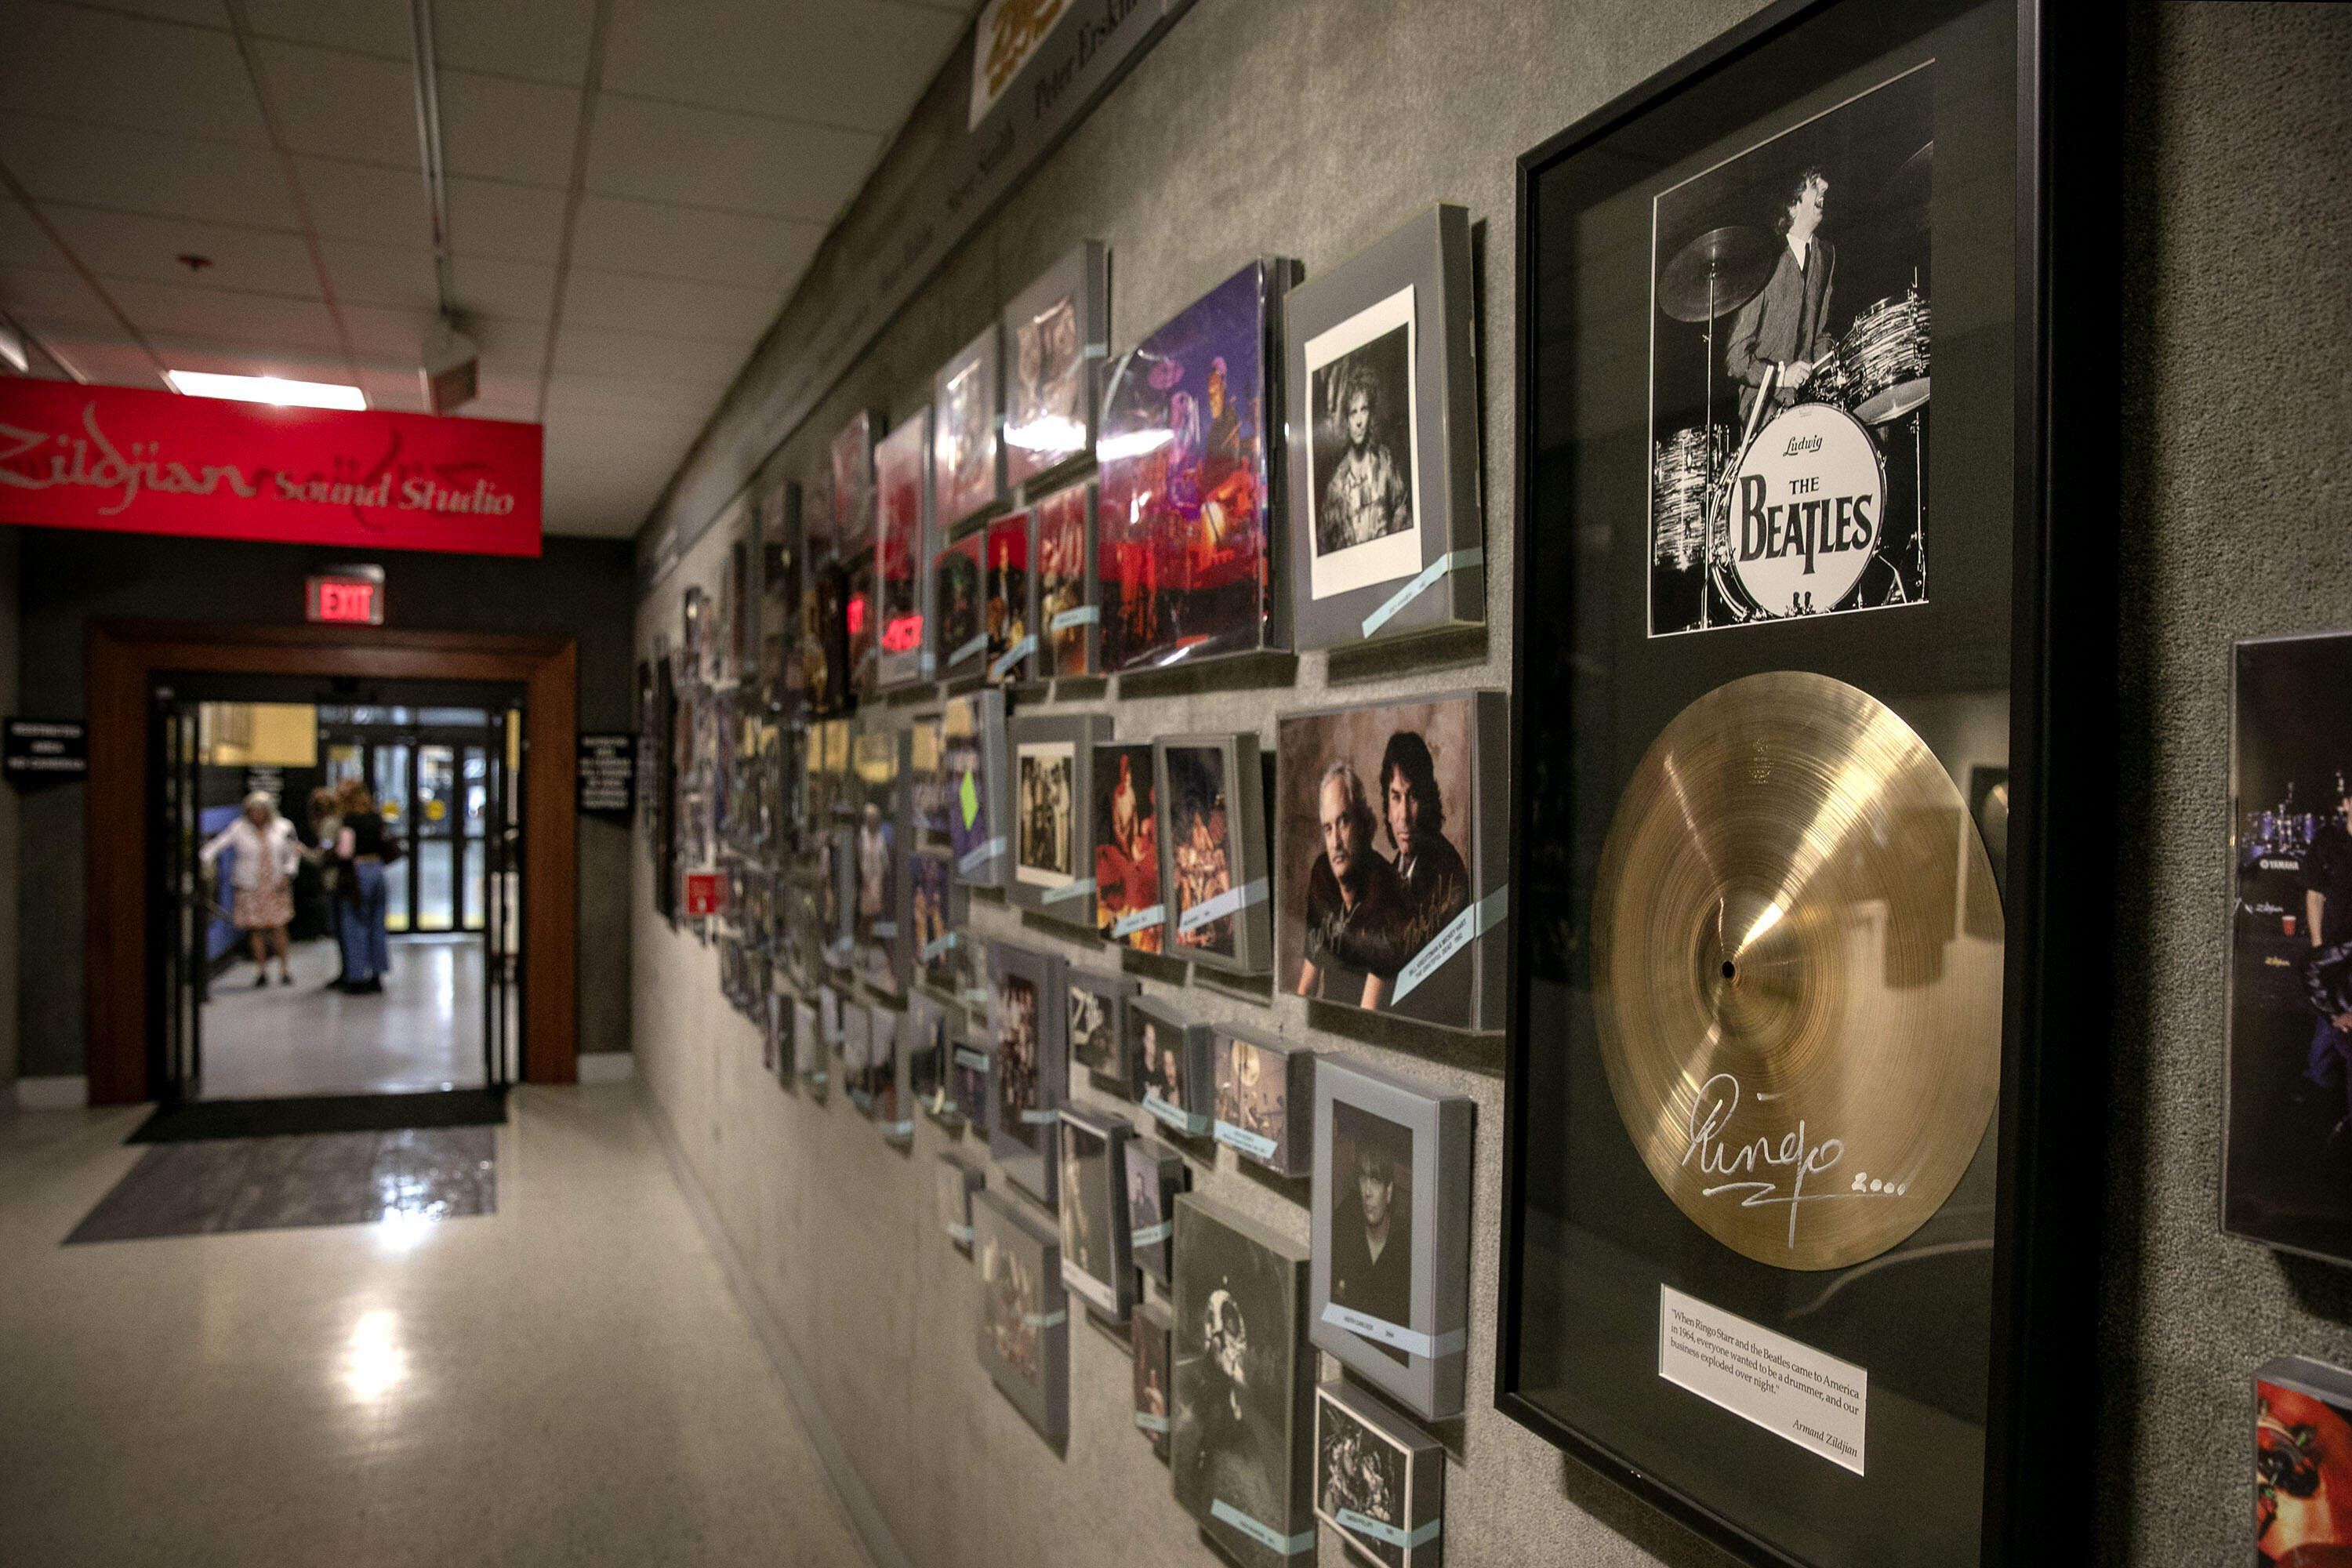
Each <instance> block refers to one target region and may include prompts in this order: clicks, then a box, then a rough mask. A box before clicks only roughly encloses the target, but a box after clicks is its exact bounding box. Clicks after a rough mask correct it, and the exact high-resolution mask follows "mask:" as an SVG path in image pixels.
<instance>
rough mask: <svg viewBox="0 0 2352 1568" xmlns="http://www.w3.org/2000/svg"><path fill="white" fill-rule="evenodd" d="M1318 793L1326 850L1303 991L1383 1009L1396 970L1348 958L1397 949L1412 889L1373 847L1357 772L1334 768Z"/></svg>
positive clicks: (1317, 874) (1311, 888) (1316, 881)
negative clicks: (1396, 931) (1406, 896)
mask: <svg viewBox="0 0 2352 1568" xmlns="http://www.w3.org/2000/svg"><path fill="white" fill-rule="evenodd" d="M1316 793H1317V801H1318V812H1319V815H1320V816H1321V820H1322V829H1323V853H1322V854H1320V855H1318V856H1317V857H1316V858H1315V868H1314V869H1313V870H1312V871H1310V872H1308V873H1307V956H1306V962H1305V963H1302V964H1300V966H1299V970H1298V994H1299V995H1301V996H1321V997H1324V998H1326V999H1327V1000H1329V1001H1333V1002H1345V1003H1349V1004H1351V1005H1355V1006H1360V1007H1377V1006H1379V1005H1381V998H1382V997H1384V996H1385V995H1387V994H1388V988H1389V984H1390V983H1391V981H1392V980H1394V979H1395V977H1396V967H1395V965H1394V964H1393V963H1389V964H1387V966H1386V967H1385V968H1380V967H1367V966H1364V965H1362V964H1361V963H1350V962H1349V957H1348V954H1349V953H1350V952H1356V953H1363V952H1372V953H1378V954H1382V955H1386V954H1389V953H1392V952H1395V950H1396V948H1397V946H1398V945H1399V944H1398V942H1396V939H1395V937H1394V935H1393V930H1392V928H1394V927H1395V926H1396V925H1397V924H1398V923H1399V922H1400V921H1402V919H1403V916H1404V887H1403V884H1402V883H1400V882H1399V881H1398V880H1397V874H1396V870H1395V868H1393V867H1391V865H1390V864H1389V863H1388V862H1387V861H1386V860H1384V859H1382V858H1381V856H1380V853H1379V851H1377V850H1375V849H1374V848H1373V847H1372V829H1373V826H1374V818H1373V816H1372V808H1371V805H1370V802H1368V801H1367V800H1366V799H1365V798H1364V781H1363V778H1362V777H1361V775H1360V774H1359V773H1357V772H1356V770H1355V768H1354V767H1353V766H1352V765H1350V764H1349V763H1344V762H1340V763H1332V764H1331V765H1330V766H1329V767H1328V768H1326V769H1325V770H1324V771H1323V784H1322V787H1321V788H1320V789H1319V790H1318V791H1317V792H1316Z"/></svg>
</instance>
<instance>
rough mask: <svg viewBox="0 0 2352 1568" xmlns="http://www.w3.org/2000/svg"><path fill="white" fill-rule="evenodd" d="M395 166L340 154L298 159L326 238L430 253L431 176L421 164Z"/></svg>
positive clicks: (412, 154) (298, 170) (297, 166)
mask: <svg viewBox="0 0 2352 1568" xmlns="http://www.w3.org/2000/svg"><path fill="white" fill-rule="evenodd" d="M408 153H409V161H408V162H407V163H404V164H401V163H394V165H392V166H389V167H387V166H384V165H381V164H376V163H350V162H348V161H345V160H342V159H338V158H297V159H295V160H294V163H295V172H296V174H297V175H298V177H299V178H300V180H301V182H302V194H303V195H304V197H305V198H306V199H307V200H308V201H309V202H310V220H311V222H313V223H315V224H316V225H317V226H318V228H319V236H320V238H322V239H347V240H351V241H352V242H354V243H356V244H360V245H382V246H387V247H394V248H413V249H417V250H423V251H426V252H428V253H429V252H430V251H431V250H432V248H433V215H432V214H431V213H430V212H429V211H428V210H426V207H425V174H424V171H423V169H422V168H421V167H420V166H419V165H418V164H417V163H416V162H415V153H416V148H415V142H414V139H413V138H412V139H411V142H410V146H409V149H408Z"/></svg>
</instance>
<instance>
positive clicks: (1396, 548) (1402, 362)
mask: <svg viewBox="0 0 2352 1568" xmlns="http://www.w3.org/2000/svg"><path fill="white" fill-rule="evenodd" d="M1412 365H1413V291H1412V289H1410V288H1406V289H1399V290H1398V291H1397V292H1396V293H1394V294H1392V295H1391V296H1390V297H1389V298H1388V299H1385V300H1381V301H1380V302H1379V303H1378V304H1376V305H1373V306H1371V307H1370V308H1369V309H1366V310H1360V311H1358V312H1357V313H1356V314H1355V315H1354V316H1351V317H1349V319H1348V320H1347V321H1342V322H1340V323H1339V325H1338V326H1335V327H1333V328H1331V329H1330V330H1329V331H1324V332H1321V333H1318V334H1317V335H1316V336H1315V337H1312V338H1310V339H1308V340H1307V376H1308V379H1309V383H1310V386H1309V391H1310V395H1311V405H1312V408H1313V415H1314V428H1313V430H1312V432H1311V435H1310V438H1309V450H1308V459H1307V462H1308V466H1307V473H1308V480H1309V486H1310V489H1311V499H1312V502H1313V505H1314V508H1315V527H1314V534H1313V537H1314V542H1315V554H1314V559H1313V560H1312V561H1311V562H1310V563H1308V578H1309V588H1310V592H1311V595H1312V596H1313V597H1314V598H1318V599H1321V598H1326V597H1328V596H1329V595H1334V594H1341V593H1346V592H1347V591H1349V589H1352V588H1359V587H1361V586H1363V585H1364V584H1368V583H1379V582H1384V581H1387V580H1388V579H1390V578H1393V577H1398V576H1404V575H1409V574H1412V572H1414V571H1415V570H1417V569H1418V568H1419V567H1420V565H1421V534H1420V530H1419V527H1418V522H1417V512H1416V510H1415V500H1414V490H1413V453H1414V451H1415V449H1416V445H1415V441H1414V432H1415V426H1416V422H1417V420H1418V417H1419V416H1418V414H1417V412H1416V410H1415V409H1414V406H1413V400H1412Z"/></svg>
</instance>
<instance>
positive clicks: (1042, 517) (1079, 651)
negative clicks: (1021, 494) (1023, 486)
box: [1029, 484, 1102, 680]
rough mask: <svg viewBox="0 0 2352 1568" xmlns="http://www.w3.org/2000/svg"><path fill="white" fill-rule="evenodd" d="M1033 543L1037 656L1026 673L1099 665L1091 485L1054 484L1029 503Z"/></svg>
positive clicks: (1055, 675) (1070, 673) (1079, 671)
mask: <svg viewBox="0 0 2352 1568" xmlns="http://www.w3.org/2000/svg"><path fill="white" fill-rule="evenodd" d="M1029 510H1030V514H1031V516H1033V517H1034V519H1035V520H1036V522H1035V532H1034V540H1035V543H1036V547H1037V639H1038V640H1037V656H1036V658H1035V660H1034V663H1033V664H1032V667H1031V671H1030V673H1031V677H1032V679H1037V680H1055V679H1064V678H1067V677H1075V676H1086V675H1092V674H1094V673H1095V671H1096V670H1097V669H1098V668H1101V666H1100V664H1099V662H1098V657H1097V645H1098V644H1099V642H1100V637H1101V630H1102V605H1100V603H1099V602H1098V601H1097V597H1096V592H1095V531H1094V519H1095V491H1094V487H1093V486H1092V485H1091V484H1080V485H1072V486H1070V487H1069V488H1068V489H1059V490H1055V492H1054V493H1053V494H1052V495H1049V496H1047V497H1045V499H1044V500H1040V501H1037V502H1036V503H1034V505H1032V506H1031V507H1030V509H1029Z"/></svg>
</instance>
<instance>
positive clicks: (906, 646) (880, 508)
mask: <svg viewBox="0 0 2352 1568" xmlns="http://www.w3.org/2000/svg"><path fill="white" fill-rule="evenodd" d="M930 423H931V420H930V411H929V409H924V410H922V411H920V412H919V413H918V414H916V415H915V416H913V417H912V418H909V419H908V420H905V421H904V422H902V423H901V424H900V425H899V426H898V428H897V429H895V430H893V431H891V432H890V434H889V435H888V436H887V437H884V438H883V440H882V443H881V445H880V446H878V447H876V448H875V452H874V599H873V603H872V605H871V606H870V608H869V609H868V611H867V614H868V616H870V618H871V619H872V621H873V624H874V628H875V638H876V642H877V646H878V647H879V648H880V650H881V651H880V653H879V654H878V655H877V664H876V669H875V679H876V682H877V685H879V686H880V687H881V688H882V689H884V690H888V689H891V688H893V687H898V686H908V685H911V684H913V683H914V682H916V681H919V680H921V679H927V678H928V677H929V674H930V671H929V669H928V668H926V667H925V664H924V657H925V654H926V653H927V652H928V650H929V645H928V644H926V643H925V641H924V638H923V578H924V575H925V568H926V567H927V566H928V565H929V561H930V543H929V541H930V504H929V503H930V490H929V476H928V468H927V465H926V463H925V461H924V447H926V446H927V445H928V443H929V437H930Z"/></svg>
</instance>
